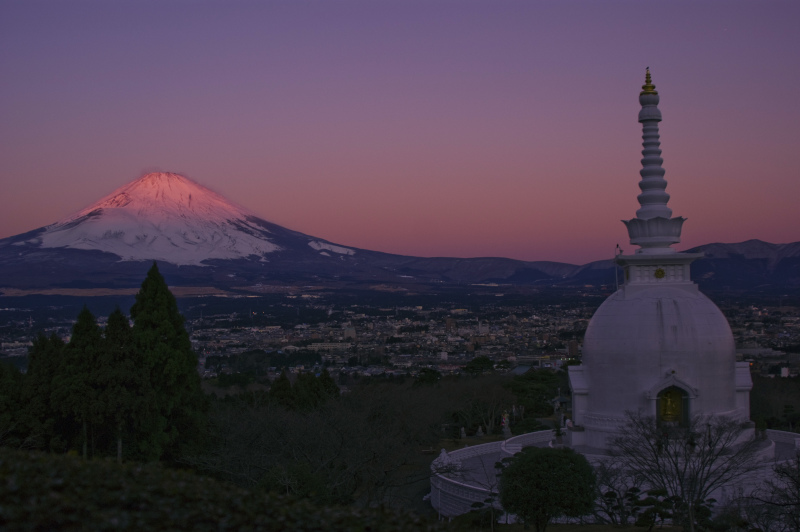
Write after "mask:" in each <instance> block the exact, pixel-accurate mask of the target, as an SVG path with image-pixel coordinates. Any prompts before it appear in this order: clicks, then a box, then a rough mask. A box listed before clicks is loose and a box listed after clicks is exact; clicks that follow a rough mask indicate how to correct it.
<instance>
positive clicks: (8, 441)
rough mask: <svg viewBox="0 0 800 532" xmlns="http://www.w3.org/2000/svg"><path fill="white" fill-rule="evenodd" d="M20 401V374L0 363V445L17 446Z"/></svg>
mask: <svg viewBox="0 0 800 532" xmlns="http://www.w3.org/2000/svg"><path fill="white" fill-rule="evenodd" d="M21 400H22V374H21V373H20V372H19V370H18V369H17V368H16V367H15V366H14V365H12V364H9V363H6V362H0V445H19V442H20V437H21V435H22V431H23V428H22V423H21V416H20V409H21V406H22V402H21Z"/></svg>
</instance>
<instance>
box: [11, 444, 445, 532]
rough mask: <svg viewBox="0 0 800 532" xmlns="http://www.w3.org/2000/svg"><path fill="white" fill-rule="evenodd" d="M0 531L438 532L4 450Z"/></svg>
mask: <svg viewBox="0 0 800 532" xmlns="http://www.w3.org/2000/svg"><path fill="white" fill-rule="evenodd" d="M0 529H2V530H9V531H17V530H19V531H22V530H136V531H137V532H138V531H141V530H148V531H150V530H155V531H158V530H192V531H205V530H209V531H211V530H213V531H222V530H253V531H262V530H263V531H271V530H275V531H277V530H297V531H311V530H319V531H322V530H355V531H368V530H369V531H372V530H374V531H386V532H393V531H406V530H437V529H439V528H438V526H437V525H436V524H435V523H428V522H426V521H424V520H422V519H421V518H419V517H417V516H413V515H410V514H403V513H396V512H392V511H389V510H383V509H356V508H349V507H333V506H330V507H320V506H315V505H313V504H311V503H310V502H308V501H302V500H296V499H290V498H287V497H281V496H278V495H272V494H269V495H267V494H264V493H260V492H254V491H248V490H244V489H242V488H238V487H236V486H232V485H230V484H226V483H223V482H219V481H216V480H213V479H210V478H206V477H201V476H198V475H195V474H193V473H190V472H186V471H178V470H173V469H167V468H164V467H161V466H159V465H158V464H139V463H130V464H116V463H114V462H111V461H110V460H92V461H85V460H82V459H80V458H78V457H76V456H58V455H48V454H43V453H38V452H24V451H16V450H10V449H0Z"/></svg>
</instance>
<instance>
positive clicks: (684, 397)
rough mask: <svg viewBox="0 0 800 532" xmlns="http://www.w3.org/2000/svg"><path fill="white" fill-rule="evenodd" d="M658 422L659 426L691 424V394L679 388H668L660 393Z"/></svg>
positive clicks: (657, 411) (657, 398) (657, 399)
mask: <svg viewBox="0 0 800 532" xmlns="http://www.w3.org/2000/svg"><path fill="white" fill-rule="evenodd" d="M656 421H657V422H658V424H659V426H662V425H663V426H672V427H685V426H687V425H688V423H689V393H688V392H687V391H686V390H684V389H683V388H679V387H678V386H668V387H667V388H664V389H663V390H661V391H660V392H658V395H657V396H656Z"/></svg>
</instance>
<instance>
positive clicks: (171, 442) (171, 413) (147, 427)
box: [131, 263, 205, 460]
mask: <svg viewBox="0 0 800 532" xmlns="http://www.w3.org/2000/svg"><path fill="white" fill-rule="evenodd" d="M131 318H133V331H132V333H133V336H132V340H133V346H134V348H135V349H136V351H137V356H138V357H139V358H140V360H141V366H142V374H143V377H144V378H145V379H146V381H147V382H148V383H149V386H147V388H146V393H145V394H144V396H143V398H142V399H143V400H142V403H141V409H140V411H139V412H140V415H139V424H140V425H139V429H140V431H141V432H142V435H141V436H142V437H140V438H139V441H138V444H139V449H140V451H141V452H142V453H143V454H144V457H145V458H147V459H151V460H156V459H159V458H162V457H164V456H167V457H170V453H175V452H177V446H178V443H179V440H178V438H179V436H180V437H181V438H182V439H183V440H184V441H185V440H186V439H187V438H190V437H191V436H193V435H194V434H192V433H193V432H194V431H195V430H197V429H198V428H199V427H200V424H201V423H202V413H203V407H204V403H205V401H204V398H203V395H202V392H201V390H200V376H199V375H198V373H197V356H196V355H195V353H194V352H193V351H192V344H191V342H190V340H189V334H188V333H187V332H186V329H185V328H184V319H183V316H181V314H180V313H179V312H178V303H177V301H176V300H175V297H174V296H173V295H172V293H171V292H170V291H169V288H168V287H167V283H166V282H165V281H164V277H162V276H161V273H159V271H158V267H157V266H156V264H155V263H153V267H152V268H150V271H149V272H147V277H146V278H145V280H144V282H143V283H142V287H141V289H140V290H139V292H138V293H137V294H136V303H134V305H133V307H131Z"/></svg>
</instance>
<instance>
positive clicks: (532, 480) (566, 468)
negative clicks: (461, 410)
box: [500, 447, 597, 532]
mask: <svg viewBox="0 0 800 532" xmlns="http://www.w3.org/2000/svg"><path fill="white" fill-rule="evenodd" d="M503 462H504V467H503V469H502V472H501V476H500V502H501V504H502V505H503V509H504V510H505V511H507V512H509V513H513V514H516V515H517V517H518V518H520V520H522V522H523V523H525V525H526V527H527V526H528V525H530V524H533V525H534V527H535V528H536V531H537V532H545V529H546V528H547V525H548V523H550V521H552V520H553V519H554V518H556V517H560V516H567V517H579V516H581V515H586V514H588V513H590V512H591V511H592V510H593V509H594V503H595V498H596V494H597V489H596V485H595V483H596V481H595V474H594V470H593V469H592V466H591V465H589V462H587V461H586V458H584V457H583V455H581V454H578V453H576V452H575V451H573V450H572V449H551V448H547V447H546V448H541V447H528V448H525V449H523V450H522V451H521V452H519V453H517V454H516V455H514V456H513V457H511V458H506V459H505V460H504V461H503Z"/></svg>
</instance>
